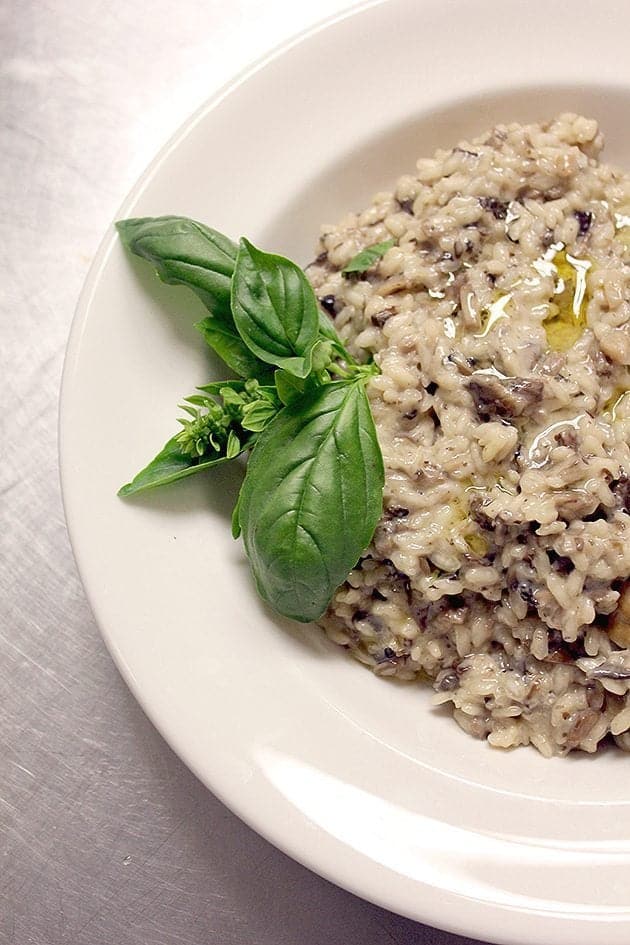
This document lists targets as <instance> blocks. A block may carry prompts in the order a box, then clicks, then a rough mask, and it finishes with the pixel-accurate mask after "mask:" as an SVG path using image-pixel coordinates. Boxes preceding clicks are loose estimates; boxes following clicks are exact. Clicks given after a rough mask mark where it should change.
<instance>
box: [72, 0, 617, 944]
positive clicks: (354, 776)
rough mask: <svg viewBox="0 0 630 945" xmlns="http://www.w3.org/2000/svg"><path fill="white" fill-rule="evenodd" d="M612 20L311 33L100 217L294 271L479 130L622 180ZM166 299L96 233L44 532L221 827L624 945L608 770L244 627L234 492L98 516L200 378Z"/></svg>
mask: <svg viewBox="0 0 630 945" xmlns="http://www.w3.org/2000/svg"><path fill="white" fill-rule="evenodd" d="M628 27H630V8H629V7H628V6H627V5H626V4H625V2H623V0H619V2H612V0H606V2H603V3H600V4H599V5H598V6H597V7H596V8H595V7H593V6H592V5H591V4H590V3H589V2H587V0H574V2H573V3H572V4H571V5H569V6H567V5H566V4H564V3H560V2H554V0H544V2H543V0H529V2H527V3H525V2H519V0H512V2H511V3H505V2H500V0H475V2H471V0H469V2H455V0H423V2H417V0H391V2H389V3H377V4H371V5H369V6H367V7H362V8H361V9H359V10H356V11H354V12H353V13H352V14H351V15H349V16H346V17H342V18H341V19H338V20H336V21H334V22H333V23H330V24H328V25H326V26H325V27H324V28H321V29H318V30H315V31H312V32H311V33H309V34H308V35H306V36H304V37H302V38H301V39H300V40H299V41H298V42H295V43H293V44H290V45H289V46H287V47H285V48H283V49H282V50H280V51H279V52H277V53H275V54H274V55H273V56H271V58H269V59H268V60H267V61H265V62H264V63H262V65H260V66H259V67H257V68H255V69H254V70H252V71H251V72H250V73H249V74H247V75H245V76H244V77H241V78H240V79H239V80H238V81H236V82H235V83H234V84H233V85H232V86H231V87H230V88H228V89H227V90H225V91H223V92H222V93H220V94H219V95H218V96H217V97H216V98H214V99H213V100H212V101H211V102H210V103H209V104H208V105H207V106H206V107H205V108H203V109H202V110H201V112H199V113H198V114H197V115H195V116H194V117H193V118H192V119H191V120H190V121H189V122H188V123H187V124H186V125H185V126H184V128H183V129H182V130H181V131H180V132H179V133H178V134H177V135H176V136H175V138H174V139H173V140H172V141H171V143H170V144H169V145H168V146H167V147H166V148H165V150H164V151H163V152H162V153H161V154H160V155H159V156H158V157H157V159H156V160H155V162H154V163H153V164H152V165H151V167H150V168H149V169H148V171H147V172H146V173H145V175H144V176H143V178H142V179H141V181H140V182H139V184H138V186H137V187H136V189H135V191H134V192H133V194H132V195H131V196H130V197H129V199H128V200H127V201H126V203H125V205H124V207H123V208H122V211H121V216H128V215H158V214H161V213H168V212H171V213H175V212H176V213H181V214H185V215H190V216H194V217H197V218H198V219H201V220H204V221H206V222H208V223H210V224H211V225H212V226H215V227H216V228H218V229H221V230H224V231H225V232H227V233H228V234H230V235H232V236H234V237H238V236H239V235H241V234H247V235H248V236H249V237H250V238H252V239H253V240H254V241H256V242H257V243H258V244H259V245H262V246H265V247H267V248H269V249H276V250H278V251H281V252H285V253H287V254H288V255H290V256H292V257H294V258H296V259H298V260H300V261H304V262H306V261H307V260H308V259H310V258H311V256H312V252H313V248H314V246H315V242H316V237H317V232H318V225H319V223H320V222H323V221H334V220H336V219H337V218H338V217H340V216H341V215H342V214H343V212H344V211H345V209H346V208H351V207H357V206H361V205H362V204H363V203H364V202H365V201H366V200H367V199H368V198H369V197H370V195H371V194H372V192H373V191H374V190H376V189H379V188H384V187H386V186H387V185H388V184H389V183H391V182H393V180H394V179H395V178H396V176H397V175H398V174H399V173H401V172H403V171H405V170H406V169H409V168H412V167H413V165H414V161H415V158H416V157H417V156H419V155H420V154H430V153H431V151H432V149H433V148H434V147H435V146H438V145H449V144H454V143H455V142H456V141H457V139H458V138H460V137H461V136H462V135H465V134H469V133H474V132H479V131H481V130H483V129H484V128H486V127H488V126H490V125H491V124H492V123H493V122H495V121H496V120H500V119H533V118H542V117H545V116H550V115H551V114H553V113H554V112H556V111H558V110H559V109H572V110H578V111H584V112H585V113H587V114H589V115H594V116H595V117H597V118H598V119H599V120H600V121H601V123H602V126H603V128H604V130H605V132H606V134H607V137H608V148H607V157H608V158H609V159H611V160H616V161H619V162H620V163H625V165H626V166H627V167H628V166H630V122H628V120H627V116H628V114H630V57H629V56H628V49H627V36H628ZM200 311H201V309H200V307H198V306H197V305H196V304H195V303H194V300H192V299H188V298H187V293H185V292H184V291H183V290H180V289H167V288H166V287H164V286H161V285H159V284H157V282H156V281H155V280H154V279H153V278H152V276H151V274H150V272H149V269H148V267H146V266H144V265H142V264H140V263H137V264H136V262H132V261H130V260H129V259H128V258H126V257H125V256H124V254H123V252H122V250H121V248H120V246H119V244H118V243H117V241H116V239H115V237H114V235H113V233H112V232H110V233H108V234H107V236H106V237H105V240H104V242H103V245H102V246H101V248H100V251H99V253H98V256H97V258H96V261H95V263H94V265H93V268H92V271H91V273H90V276H89V278H88V281H87V284H86V287H85V290H84V292H83V294H82V296H81V300H80V302H79V306H78V311H77V315H76V319H75V322H74V325H73V329H72V335H71V339H70V343H69V348H68V354H67V361H66V368H65V375H64V384H63V394H62V404H61V463H62V478H63V488H64V498H65V504H66V512H67V518H68V524H69V528H70V533H71V537H72V541H73V545H74V549H75V554H76V558H77V561H78V564H79V568H80V571H81V575H82V578H83V581H84V583H85V587H86V590H87V593H88V596H89V599H90V601H91V603H92V606H93V609H94V612H95V614H96V617H97V619H98V622H99V624H100V626H101V628H102V631H103V634H104V636H105V639H106V641H107V644H108V646H109V648H110V649H111V652H112V654H113V655H114V657H115V659H116V661H117V663H118V665H119V667H120V668H121V670H122V672H123V674H124V675H125V678H126V679H127V681H128V682H129V685H130V686H131V688H132V689H133V691H134V692H135V694H136V696H137V697H138V699H139V700H140V701H141V703H142V704H143V706H144V707H145V709H146V711H147V712H148V714H149V715H150V717H151V718H152V719H153V721H154V722H155V724H156V725H157V726H158V728H159V729H160V730H161V732H162V733H163V734H164V735H165V737H166V738H167V739H168V741H169V742H170V744H171V745H172V746H173V748H175V750H176V751H177V752H178V753H179V754H180V755H181V757H182V758H183V759H184V760H185V761H186V762H187V763H188V764H189V765H190V767H191V768H192V769H193V770H194V771H195V772H196V773H197V775H198V776H199V777H200V778H201V779H202V780H203V781H205V782H206V784H207V785H208V786H209V787H210V788H211V789H212V790H213V791H214V792H215V793H216V794H218V795H219V797H221V798H222V799H223V800H224V801H225V802H226V803H227V804H228V805H229V806H230V807H231V808H232V809H233V810H235V811H236V812H237V813H238V814H239V815H240V816H241V817H243V819H244V820H246V821H247V822H248V823H249V824H251V825H252V826H253V827H254V828H255V829H256V830H258V831H259V832H260V833H262V834H263V835H265V836H266V837H268V838H269V839H270V840H271V841H272V842H273V843H275V844H277V845H278V846H279V847H281V848H282V849H284V850H285V851H287V852H288V853H290V854H291V855H292V856H294V857H295V858H296V859H298V860H300V861H301V862H303V863H305V864H307V865H308V866H309V867H311V868H312V869H314V870H316V871H318V872H320V873H322V874H323V875H325V876H327V877H328V878H329V879H332V880H333V881H335V882H336V883H339V884H340V885H342V886H345V887H346V888H348V889H350V890H352V891H354V892H356V893H358V894H359V895H361V896H364V897H366V898H368V899H371V900H373V901H375V902H378V903H381V904H383V905H385V906H387V907H389V908H390V909H393V910H396V911H399V912H401V913H404V914H406V915H409V916H412V917H414V918H417V919H419V920H422V921H425V922H429V923H432V924H434V925H437V926H440V927H443V928H446V929H449V930H452V931H458V932H462V933H464V934H467V935H471V936H476V937H478V938H482V939H488V940H491V941H496V942H506V943H521V945H525V943H527V945H535V943H541V945H543V943H544V945H555V943H571V945H580V943H583V945H598V943H599V945H622V943H623V945H627V942H628V941H630V896H629V895H628V892H627V875H628V873H627V870H628V868H629V867H630V788H629V787H628V784H629V783H630V779H629V778H628V772H629V770H630V768H629V766H630V758H628V757H627V756H624V755H622V754H620V753H619V754H614V753H612V752H610V753H608V754H605V755H604V756H602V757H598V758H597V759H595V760H593V759H590V758H569V759H567V760H560V761H558V760H556V761H544V760H543V759H542V758H541V757H539V756H538V755H537V754H536V753H535V752H534V751H533V750H519V751H516V752H513V753H510V754H504V753H500V752H497V751H493V750H491V749H489V748H488V747H487V746H486V745H485V744H483V743H479V742H475V741H473V740H471V739H469V738H468V737H467V736H465V735H464V734H463V733H462V732H461V731H460V730H459V729H458V728H457V726H456V725H455V724H454V723H453V722H452V721H451V720H450V719H449V718H448V717H447V716H446V715H443V714H441V713H438V712H435V711H433V710H431V709H430V707H429V694H428V693H427V692H424V691H423V690H422V688H421V687H413V686H411V687H401V686H396V685H392V684H389V683H387V682H385V681H379V680H378V679H376V678H375V677H373V676H372V675H371V674H370V673H368V672H366V671H365V670H364V669H362V668H361V667H360V666H359V665H357V664H355V663H353V662H352V661H350V660H349V659H348V658H346V657H344V655H343V654H342V653H341V652H340V651H337V650H336V649H335V648H332V647H330V646H328V645H327V644H325V643H324V641H323V640H322V639H321V637H320V636H319V635H318V633H317V632H316V631H315V630H312V629H309V628H300V627H297V626H291V625H289V624H288V623H285V622H282V621H278V620H276V619H274V617H273V616H272V615H271V614H270V613H269V612H267V611H265V609H264V608H263V607H262V606H261V604H260V602H259V601H258V599H257V598H256V596H255V593H254V591H253V588H252V585H251V583H250V580H249V576H248V570H247V566H246V563H245V560H244V557H243V552H242V548H241V545H240V544H237V543H234V542H233V541H232V539H231V538H230V532H229V527H228V525H229V511H230V509H231V507H232V503H233V499H234V496H235V493H236V490H237V487H238V483H237V481H236V479H235V476H234V471H233V470H218V471H216V472H215V474H214V475H211V476H209V477H208V478H206V479H203V480H202V479H201V478H199V479H197V480H196V481H195V479H191V480H188V481H187V482H185V483H182V484H180V485H179V486H178V487H175V488H171V489H167V490H164V491H163V492H161V493H160V492H156V493H154V494H153V495H149V496H147V497H146V498H139V499H137V500H135V501H127V502H123V501H121V500H120V499H117V498H116V494H115V493H116V489H117V487H118V486H119V485H120V484H121V483H122V482H125V481H126V480H127V479H128V478H129V477H130V474H132V473H134V472H135V471H136V470H137V469H138V468H139V467H140V466H141V465H143V464H144V462H145V461H146V460H147V459H148V458H150V457H151V456H152V455H153V453H154V452H155V451H156V449H157V448H158V447H159V446H160V445H161V443H162V442H163V441H164V440H166V439H167V437H168V436H170V435H171V432H172V431H173V429H174V420H175V405H176V404H177V402H178V400H179V399H180V398H181V397H182V396H183V395H185V394H186V393H189V392H190V391H192V389H193V387H194V386H195V384H197V383H202V382H204V381H205V380H206V379H207V377H208V375H209V372H210V370H211V368H210V367H209V360H208V356H207V355H206V354H205V352H204V350H203V345H202V344H201V343H200V340H199V338H198V336H197V333H196V332H195V331H194V329H193V328H192V327H191V326H192V321H193V320H194V317H195V316H197V315H198V314H199V313H200Z"/></svg>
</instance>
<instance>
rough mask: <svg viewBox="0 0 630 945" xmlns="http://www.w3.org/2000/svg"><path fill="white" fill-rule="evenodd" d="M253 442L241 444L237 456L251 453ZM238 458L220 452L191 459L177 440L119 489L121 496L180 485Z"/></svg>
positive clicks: (250, 440) (171, 440)
mask: <svg viewBox="0 0 630 945" xmlns="http://www.w3.org/2000/svg"><path fill="white" fill-rule="evenodd" d="M252 442H253V440H252V439H251V438H249V439H248V440H247V442H246V443H244V444H240V448H239V450H238V452H237V453H234V456H237V455H238V454H239V453H243V452H244V451H245V450H246V449H249V448H250V447H251V445H252ZM234 456H230V457H228V456H225V455H221V454H219V453H218V452H217V453H216V454H215V455H212V454H209V456H208V458H205V457H202V458H198V457H195V456H191V454H190V453H185V452H184V451H183V450H181V449H180V444H179V440H178V439H177V437H175V436H174V437H172V438H171V439H170V440H169V441H168V443H167V444H166V446H165V447H164V448H163V449H162V450H161V451H160V452H159V453H158V454H157V456H156V457H155V459H153V460H152V461H151V462H150V463H149V464H148V466H145V468H144V469H142V470H141V471H140V472H139V473H138V475H137V476H135V477H134V478H133V479H132V480H131V482H128V483H127V484H126V485H124V486H123V487H122V488H121V489H119V491H118V495H120V496H128V495H135V494H136V493H138V492H144V491H145V489H154V488H155V487H156V486H164V485H167V484H168V483H169V482H176V481H177V480H178V479H184V478H185V477H186V476H192V475H193V473H198V472H201V471H202V470H204V469H211V468H212V467H213V466H218V465H219V464H220V463H225V462H227V461H228V458H229V459H233V458H234Z"/></svg>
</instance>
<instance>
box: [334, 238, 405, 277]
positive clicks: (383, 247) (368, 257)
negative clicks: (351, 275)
mask: <svg viewBox="0 0 630 945" xmlns="http://www.w3.org/2000/svg"><path fill="white" fill-rule="evenodd" d="M393 245H394V240H385V242H384V243H374V245H373V246H366V248H365V249H362V250H361V252H360V253H357V254H356V256H353V257H352V259H351V260H350V262H349V263H348V265H347V266H344V267H343V269H342V270H341V271H342V272H359V273H361V272H365V271H366V270H367V269H370V268H371V267H372V266H373V265H374V263H375V262H377V261H378V260H379V259H380V258H381V256H384V255H385V253H386V252H387V250H388V249H391V248H392V246H393Z"/></svg>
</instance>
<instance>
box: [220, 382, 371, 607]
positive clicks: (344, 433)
mask: <svg viewBox="0 0 630 945" xmlns="http://www.w3.org/2000/svg"><path fill="white" fill-rule="evenodd" d="M383 482H384V474H383V460H382V457H381V452H380V449H379V445H378V441H377V438H376V431H375V429H374V422H373V420H372V415H371V413H370V406H369V403H368V399H367V395H366V393H365V386H364V383H363V382H356V383H350V384H348V383H347V382H343V381H341V382H335V383H331V384H325V385H323V386H321V387H318V388H316V389H315V390H313V391H309V392H308V393H306V394H305V395H304V396H303V397H302V398H300V399H299V400H297V401H294V402H293V403H291V404H289V406H287V407H285V408H284V409H283V410H281V411H280V413H279V414H278V415H277V416H276V418H275V419H274V420H273V421H272V422H271V423H270V424H269V426H268V427H267V428H266V430H265V431H264V432H263V433H262V434H261V435H260V436H259V438H258V440H257V443H256V446H255V447H254V450H253V452H252V454H251V456H250V458H249V462H248V465H247V473H246V476H245V481H244V483H243V487H242V489H241V494H240V498H239V516H238V519H239V526H240V528H241V529H242V533H243V540H244V542H245V549H246V551H247V554H248V556H249V560H250V564H251V568H252V571H253V574H254V578H255V580H256V585H257V587H258V591H259V593H260V595H261V597H263V598H264V599H265V600H266V601H268V602H269V603H270V604H271V605H272V607H274V608H275V609H276V610H277V611H279V612H280V613H281V614H284V615H285V616H287V617H292V618H294V619H295V620H300V621H303V622H307V621H310V620H315V619H317V618H318V617H320V616H321V615H322V613H323V612H324V611H325V609H326V607H327V606H328V603H329V601H330V599H331V597H332V595H333V593H334V591H335V589H336V588H337V587H338V586H339V584H341V583H342V582H343V581H344V580H345V578H346V577H347V575H348V573H349V571H350V570H351V568H352V567H353V565H354V564H355V563H356V561H357V559H358V558H359V557H360V555H361V553H362V552H363V551H364V550H365V548H366V547H367V545H368V544H369V542H370V540H371V538H372V534H373V532H374V529H375V527H376V523H377V522H378V519H379V516H380V514H381V509H382V492H383Z"/></svg>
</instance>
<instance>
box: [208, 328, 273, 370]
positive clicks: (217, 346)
mask: <svg viewBox="0 0 630 945" xmlns="http://www.w3.org/2000/svg"><path fill="white" fill-rule="evenodd" d="M195 328H197V329H198V330H199V331H200V332H201V334H202V335H203V337H204V340H205V342H206V344H207V345H208V346H209V347H210V348H212V350H213V351H215V352H216V353H217V354H218V355H219V357H220V358H221V360H222V361H224V362H225V363H226V364H227V366H228V367H229V368H230V369H231V370H232V371H234V372H235V373H236V374H240V376H241V377H256V378H258V379H259V380H261V381H265V380H271V373H272V372H271V368H269V367H268V366H267V365H266V364H265V363H264V361H261V360H260V359H259V358H257V357H256V355H255V354H252V352H251V351H250V350H249V348H248V347H247V345H246V344H245V342H244V341H243V339H242V338H241V337H240V335H239V334H237V332H236V329H235V328H234V327H230V326H229V325H226V324H225V323H224V322H221V321H219V320H218V319H216V318H214V317H213V316H209V317H208V318H204V319H202V320H201V321H200V322H197V323H196V324H195Z"/></svg>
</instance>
